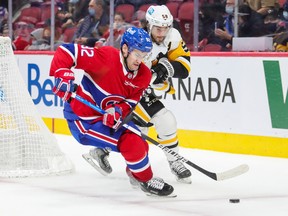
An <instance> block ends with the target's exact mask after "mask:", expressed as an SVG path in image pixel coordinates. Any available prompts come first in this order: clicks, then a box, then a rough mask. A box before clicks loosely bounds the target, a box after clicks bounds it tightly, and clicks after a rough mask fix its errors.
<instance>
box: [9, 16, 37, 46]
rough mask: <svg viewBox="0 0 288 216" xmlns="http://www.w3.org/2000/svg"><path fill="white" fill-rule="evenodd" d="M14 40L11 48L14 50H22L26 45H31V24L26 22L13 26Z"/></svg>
mask: <svg viewBox="0 0 288 216" xmlns="http://www.w3.org/2000/svg"><path fill="white" fill-rule="evenodd" d="M15 27H16V29H15V31H14V38H15V40H14V41H13V42H12V47H13V49H14V50H24V49H25V48H26V47H27V46H28V45H30V44H31V43H32V39H31V36H30V33H31V32H32V31H33V30H34V26H33V25H32V24H28V23H26V22H22V21H21V22H17V23H16V24H15Z"/></svg>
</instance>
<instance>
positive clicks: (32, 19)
mask: <svg viewBox="0 0 288 216" xmlns="http://www.w3.org/2000/svg"><path fill="white" fill-rule="evenodd" d="M18 20H19V21H23V22H27V23H31V24H34V25H35V24H36V23H37V22H39V21H40V20H41V8H39V7H29V8H23V9H22V10H21V13H20V16H19V19H18Z"/></svg>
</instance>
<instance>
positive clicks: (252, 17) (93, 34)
mask: <svg viewBox="0 0 288 216" xmlns="http://www.w3.org/2000/svg"><path fill="white" fill-rule="evenodd" d="M109 2H110V1H109V0H56V1H55V31H54V33H55V35H54V47H53V48H52V49H53V50H55V49H56V48H57V47H58V46H59V45H60V44H62V43H70V42H73V43H79V44H83V45H87V46H103V45H106V44H108V42H109V40H110V39H109V35H110V28H109ZM171 2H175V3H176V4H177V10H178V8H180V7H181V5H182V4H184V3H187V2H189V3H190V5H193V1H191V0H190V1H189V0H186V1H185V0H182V1H181V0H174V1H173V0H166V1H165V0H164V1H155V0H147V1H143V0H142V1H137V0H135V1H132V0H116V1H114V7H115V13H114V23H113V38H114V39H113V42H112V43H113V46H115V47H117V48H119V44H120V40H121V35H122V33H123V32H124V31H125V30H126V29H127V28H128V27H130V26H132V25H135V26H137V27H141V26H143V27H144V26H145V23H146V22H145V12H146V11H145V10H146V9H147V8H148V6H149V5H150V4H159V5H161V4H169V3H171ZM127 4H129V5H131V6H132V7H131V8H132V13H130V14H129V13H128V12H129V11H128V8H129V7H127V9H126V8H125V10H124V11H121V10H117V9H118V8H120V7H119V6H120V5H127ZM145 6H147V7H145ZM192 7H193V6H192ZM50 9H51V2H50V1H47V0H30V1H29V3H28V4H26V6H25V7H23V8H21V10H19V11H18V12H17V13H15V14H13V38H12V41H13V43H12V45H13V49H14V50H52V49H51V46H50V40H51V32H52V31H51V20H50V19H51V18H50V17H51V12H50ZM234 9H235V0H214V1H213V0H199V26H198V28H199V32H198V40H199V44H197V47H198V51H207V50H208V51H209V49H208V47H209V45H213V49H211V50H212V51H213V50H214V51H231V50H232V46H233V43H232V39H233V37H234V36H235V35H234V25H235V23H234ZM238 10H239V13H238V15H239V16H238V35H237V36H238V37H262V36H267V37H272V38H273V41H274V48H275V51H284V52H285V51H288V45H287V42H288V33H287V28H288V0H286V1H285V0H282V1H280V0H265V1H264V0H239V2H238ZM171 12H172V11H171ZM179 13H180V12H179ZM193 13H194V11H193V8H192V9H191V16H190V13H189V16H190V17H189V19H190V18H191V20H189V21H188V20H187V18H186V23H184V24H183V26H184V27H183V28H181V26H182V23H181V22H182V21H183V20H182V18H180V16H178V15H174V23H173V25H174V27H175V28H177V29H178V30H179V31H180V33H181V34H183V38H184V40H185V42H186V43H187V44H188V47H190V49H191V47H194V45H193V44H192V42H193V32H192V31H190V30H189V31H188V30H187V26H188V27H189V29H193V26H191V22H192V21H193V17H194V14H193ZM172 14H173V13H172ZM183 19H184V18H183ZM189 22H190V23H189ZM192 24H193V22H192ZM185 34H186V35H185ZM187 35H188V36H187ZM0 36H9V30H8V10H7V7H6V5H1V6H0ZM110 44H111V43H110ZM191 51H192V50H191Z"/></svg>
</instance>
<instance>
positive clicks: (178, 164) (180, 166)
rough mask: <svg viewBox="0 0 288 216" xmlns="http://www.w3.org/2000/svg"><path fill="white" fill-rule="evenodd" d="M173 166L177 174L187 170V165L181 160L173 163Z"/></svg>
mask: <svg viewBox="0 0 288 216" xmlns="http://www.w3.org/2000/svg"><path fill="white" fill-rule="evenodd" d="M171 168H172V170H173V171H174V172H176V173H177V174H180V173H182V172H184V171H185V170H186V167H185V166H184V165H183V164H182V163H181V162H180V161H175V162H173V163H172V164H171Z"/></svg>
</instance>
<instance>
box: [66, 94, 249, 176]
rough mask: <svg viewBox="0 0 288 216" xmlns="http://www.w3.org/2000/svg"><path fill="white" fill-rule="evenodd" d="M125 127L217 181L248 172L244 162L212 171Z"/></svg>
mask: <svg viewBox="0 0 288 216" xmlns="http://www.w3.org/2000/svg"><path fill="white" fill-rule="evenodd" d="M71 97H72V98H74V99H76V100H78V101H80V102H82V103H83V104H85V105H87V106H89V107H90V108H92V109H94V110H95V111H97V112H99V113H101V114H105V111H104V110H102V109H101V108H100V107H98V106H96V105H94V104H92V103H90V102H89V101H87V100H85V99H84V98H82V97H80V96H79V95H77V94H76V93H72V96H71ZM122 126H123V127H125V128H126V129H128V130H130V131H131V132H133V133H135V134H137V135H138V136H141V137H142V138H143V139H145V140H147V141H149V142H151V143H152V144H154V145H156V146H157V147H159V148H161V149H162V150H163V151H165V152H167V153H168V154H171V155H172V156H174V157H175V158H177V159H178V160H180V161H182V162H183V163H186V164H188V165H189V166H191V167H193V168H194V169H196V170H198V171H199V172H201V173H203V174H204V175H206V176H208V177H210V178H212V179H214V180H215V181H222V180H225V179H229V178H233V177H236V176H239V175H242V174H243V173H246V172H247V171H248V170H249V166H248V165H246V164H242V165H239V166H237V167H235V168H232V169H229V170H227V171H224V172H220V173H215V172H210V171H208V170H206V169H204V168H202V167H200V166H198V165H196V164H195V163H192V162H191V161H189V160H188V159H186V158H184V157H182V156H180V155H179V154H178V153H177V152H175V151H173V150H171V149H169V148H167V147H166V146H164V145H161V144H160V143H159V142H157V141H156V140H154V139H152V138H151V137H149V136H147V135H146V134H143V133H141V132H140V131H138V130H136V129H135V128H133V127H131V126H129V125H127V124H123V125H122Z"/></svg>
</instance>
